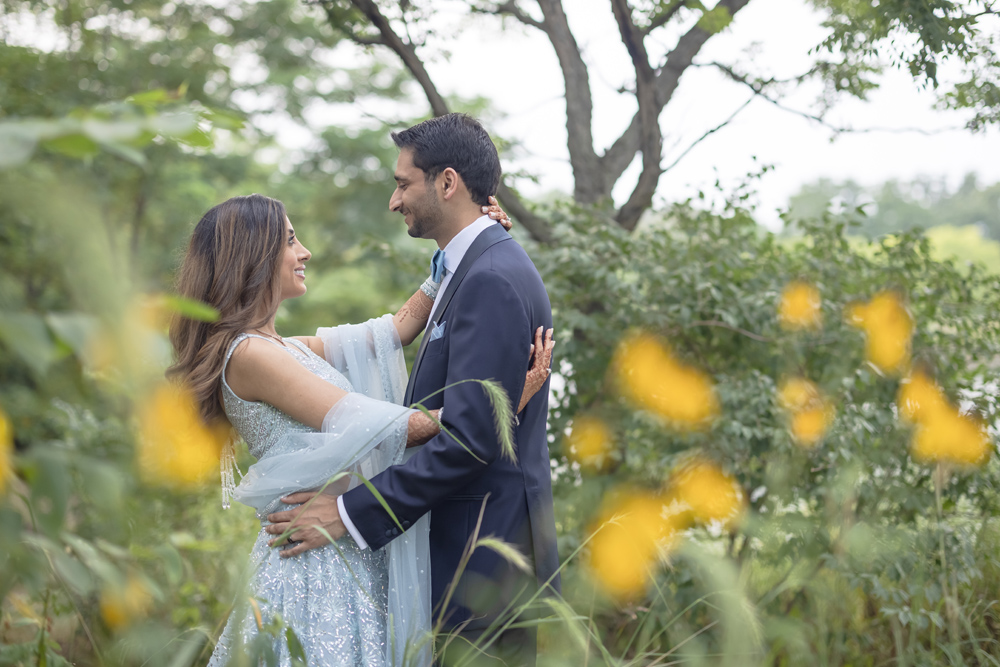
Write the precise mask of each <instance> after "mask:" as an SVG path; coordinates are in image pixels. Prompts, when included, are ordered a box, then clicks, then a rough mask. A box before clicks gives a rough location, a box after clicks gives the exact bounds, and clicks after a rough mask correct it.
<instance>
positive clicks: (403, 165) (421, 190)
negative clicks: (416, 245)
mask: <svg viewBox="0 0 1000 667" xmlns="http://www.w3.org/2000/svg"><path fill="white" fill-rule="evenodd" d="M395 178H396V189H395V190H394V191H393V193H392V196H391V197H389V210H390V211H395V212H397V213H399V214H401V215H402V216H403V220H404V221H405V222H406V231H407V233H409V235H410V236H412V237H414V238H418V239H427V238H434V232H435V231H436V230H437V228H438V227H439V226H440V224H441V205H440V202H439V201H438V198H437V193H436V192H435V190H434V181H433V180H431V181H430V182H428V181H427V179H426V178H425V174H424V170H423V169H420V168H418V167H416V166H415V165H414V164H413V150H412V149H410V148H404V149H403V150H401V151H400V152H399V159H398V160H396V173H395Z"/></svg>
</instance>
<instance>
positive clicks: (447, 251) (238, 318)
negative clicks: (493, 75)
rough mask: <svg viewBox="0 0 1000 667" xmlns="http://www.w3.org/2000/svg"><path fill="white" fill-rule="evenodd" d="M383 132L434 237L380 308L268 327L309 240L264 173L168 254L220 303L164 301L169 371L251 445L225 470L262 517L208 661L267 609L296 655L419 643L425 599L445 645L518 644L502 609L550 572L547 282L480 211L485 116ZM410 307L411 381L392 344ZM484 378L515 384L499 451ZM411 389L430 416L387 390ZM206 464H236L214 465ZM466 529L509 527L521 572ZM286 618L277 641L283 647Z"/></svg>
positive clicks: (419, 222) (398, 204)
mask: <svg viewBox="0 0 1000 667" xmlns="http://www.w3.org/2000/svg"><path fill="white" fill-rule="evenodd" d="M392 136H393V140H394V141H395V142H396V145H397V146H398V147H399V149H400V154H399V159H398V162H397V167H396V172H395V178H396V190H395V191H394V192H393V194H392V197H391V199H390V208H391V209H392V210H394V211H397V212H399V213H401V214H402V215H403V216H404V219H405V221H406V225H407V229H408V231H409V234H410V235H411V236H414V237H419V238H430V239H434V240H435V241H437V243H438V246H439V247H440V248H441V249H443V250H444V253H443V256H442V255H441V253H439V252H437V253H435V258H434V262H433V263H432V277H431V278H430V279H428V281H426V282H425V283H424V285H422V286H421V288H420V290H418V291H417V292H416V293H415V294H414V295H413V297H411V298H410V299H409V300H408V301H407V302H406V304H405V305H404V306H403V308H402V309H401V310H400V311H399V312H398V313H396V315H395V316H390V315H385V316H383V317H381V318H377V319H374V320H370V321H368V322H366V323H364V324H360V325H344V326H340V327H334V328H320V329H319V330H318V331H317V334H316V336H305V337H297V338H282V337H281V336H279V335H278V334H277V332H276V331H275V329H274V316H275V313H276V311H277V308H278V305H279V304H280V303H281V302H282V301H283V300H284V299H288V298H294V297H297V296H301V295H302V294H304V293H305V291H306V288H305V282H304V280H305V263H306V262H307V261H308V259H309V257H310V255H309V252H308V251H307V250H306V249H305V247H303V246H302V244H301V243H300V242H299V241H298V239H297V238H296V237H295V232H294V230H293V228H292V226H291V224H290V222H289V221H288V219H287V217H286V215H285V211H284V207H283V206H282V205H281V203H280V202H277V201H275V200H273V199H269V198H267V197H263V196H261V195H251V196H249V197H236V198H233V199H230V200H229V201H227V202H225V203H223V204H220V205H219V206H216V207H215V208H213V209H212V210H211V211H209V212H208V213H207V214H206V215H205V217H204V218H203V219H202V220H201V221H200V222H199V223H198V225H197V227H196V228H195V231H194V234H193V236H192V239H191V243H190V246H189V248H188V252H187V255H186V257H185V260H184V263H183V265H182V267H181V271H180V274H179V278H178V290H179V292H180V294H181V295H182V296H185V297H188V298H193V299H198V300H201V301H204V302H206V303H208V304H210V305H212V306H214V307H215V308H216V309H217V310H218V311H219V313H220V318H219V320H218V321H217V322H214V323H203V322H195V321H192V320H188V319H185V318H183V317H181V316H178V317H177V318H175V320H174V322H173V323H172V324H171V332H170V337H171V342H172V344H173V346H174V350H175V353H176V357H177V360H176V363H175V364H174V366H172V367H171V369H170V371H169V374H170V375H171V377H173V378H175V379H177V380H180V381H183V382H184V383H185V384H186V385H187V386H188V387H189V388H190V389H191V391H193V392H194V394H195V396H196V398H197V399H198V400H199V402H200V405H201V411H202V416H203V417H204V418H205V419H206V420H207V421H212V420H217V419H220V418H223V417H224V418H226V419H228V420H229V422H230V423H231V424H232V425H233V426H234V427H235V428H236V430H237V431H238V432H239V434H240V435H241V436H242V437H243V439H244V440H245V441H246V442H247V444H248V447H249V449H250V452H251V454H253V455H254V456H256V457H257V459H258V461H257V463H255V464H254V465H253V466H251V468H250V470H249V471H248V473H247V475H246V476H245V477H243V479H242V481H241V482H240V484H239V486H238V487H236V488H235V489H232V492H233V496H234V497H235V498H236V499H237V500H239V501H240V502H243V503H245V504H248V505H250V506H252V507H254V508H255V509H256V510H257V513H258V516H259V517H260V518H261V523H262V526H263V527H262V530H261V533H260V534H259V535H258V539H257V542H256V544H255V546H254V549H253V551H252V553H251V566H252V567H253V568H254V570H253V573H252V575H251V581H250V595H251V598H252V600H251V602H250V605H249V607H251V609H249V610H244V611H246V613H243V611H240V612H237V613H234V614H233V616H232V617H231V618H230V620H229V622H228V624H227V626H226V629H225V630H224V632H223V635H222V637H221V639H220V641H219V643H218V645H217V647H216V651H215V653H214V654H213V656H212V661H211V663H210V664H213V665H214V664H220V665H221V664H225V663H226V662H227V661H228V659H229V658H230V657H231V656H233V655H235V654H236V653H237V652H238V651H239V648H238V647H239V646H240V645H241V644H242V645H246V644H247V643H249V642H253V641H255V638H256V640H257V641H259V640H260V637H259V636H258V628H259V627H261V624H267V623H269V622H271V621H272V619H273V618H274V617H275V615H280V616H281V619H282V620H283V621H284V622H285V623H286V624H287V625H288V626H289V627H291V628H292V629H293V630H294V631H295V634H296V635H297V637H298V638H299V640H300V641H301V642H302V644H303V647H304V649H305V653H306V656H307V659H308V662H309V664H310V665H401V664H403V663H407V664H417V665H425V664H428V663H429V662H430V660H431V658H430V655H431V649H432V647H431V646H430V644H429V643H428V641H427V631H428V630H429V629H430V627H431V624H432V621H433V623H435V624H437V623H438V622H439V620H440V621H441V624H440V626H439V627H441V628H443V630H444V631H445V632H446V633H449V635H448V636H449V639H448V641H447V646H445V647H444V648H442V646H440V645H439V646H438V648H437V651H436V652H437V659H438V661H439V662H441V663H442V664H449V663H451V662H453V661H454V660H455V658H456V657H459V656H461V655H463V654H464V655H466V656H468V655H475V656H478V658H480V659H481V660H482V661H483V662H484V664H497V665H499V664H504V663H506V664H511V665H515V664H516V665H523V664H534V662H535V632H534V628H532V627H530V626H529V627H521V626H519V625H517V624H514V626H513V627H511V623H510V621H511V619H512V616H511V612H512V610H516V609H517V608H518V607H519V605H520V604H521V603H523V602H524V601H525V600H528V599H529V598H531V597H532V596H533V595H534V594H535V593H536V592H537V591H539V590H540V589H542V590H549V589H551V590H557V589H558V585H559V580H558V556H557V553H556V544H555V525H554V518H553V514H552V492H551V483H550V476H549V455H548V446H547V441H546V432H545V430H546V412H547V397H548V392H547V384H548V383H547V377H548V365H549V359H550V355H551V341H550V338H549V336H548V335H547V336H546V340H545V341H544V342H543V341H542V338H541V330H542V329H547V328H549V327H551V312H550V306H549V301H548V297H547V295H546V293H545V289H544V286H543V285H542V282H541V279H540V278H539V275H538V273H537V271H536V270H535V267H534V266H533V265H532V263H531V261H530V259H529V258H528V256H527V254H526V253H525V252H524V250H523V249H522V248H521V247H520V246H519V245H518V244H517V243H515V242H514V241H513V240H512V239H511V237H510V235H509V234H507V232H506V231H505V230H504V229H503V228H502V227H501V226H500V225H498V224H496V223H495V222H494V221H493V220H492V219H491V217H490V216H487V215H483V214H482V213H483V212H484V211H485V210H486V208H485V206H484V205H485V204H487V203H488V202H487V199H488V198H489V196H490V195H492V194H494V193H495V192H496V189H497V186H498V184H499V179H500V162H499V158H498V156H497V152H496V149H495V147H494V146H493V143H492V142H491V141H490V138H489V135H488V134H487V133H486V131H485V130H484V129H483V128H482V126H481V125H480V124H479V123H478V122H476V121H475V120H474V119H472V118H470V117H468V116H465V115H461V114H450V115H447V116H443V117H439V118H434V119H431V120H429V121H426V122H424V123H420V124H419V125H416V126H414V127H412V128H409V129H407V130H404V131H402V132H398V133H393V135H392ZM491 215H492V214H491ZM425 326H426V327H429V329H430V330H429V331H428V332H427V333H426V334H425V335H424V338H423V341H422V343H421V346H420V349H419V352H418V353H417V358H416V361H415V363H414V367H413V373H412V375H411V376H410V377H409V380H408V381H407V376H406V369H405V365H404V363H403V358H402V351H401V346H402V345H406V344H409V343H410V342H412V341H413V340H414V339H415V338H416V337H417V336H418V335H419V333H420V332H421V331H422V330H423V329H424V328H425ZM532 339H534V340H535V343H534V345H532V344H531V340H532ZM532 351H533V352H534V354H532ZM532 358H533V359H534V362H532V361H531V359H532ZM487 379H490V380H494V381H496V382H497V383H499V384H500V385H501V386H502V388H503V389H504V390H505V391H506V393H507V395H508V396H511V397H520V399H521V400H520V402H519V404H518V405H516V406H512V407H513V409H514V410H515V412H516V418H515V420H514V425H513V450H514V451H513V452H512V453H511V452H506V453H505V451H504V447H503V445H502V444H501V439H500V437H499V435H498V427H497V425H496V424H495V421H494V410H493V407H492V405H491V403H490V400H489V397H488V396H487V393H486V392H485V391H484V388H483V386H482V385H481V384H479V383H478V382H474V381H470V380H487ZM404 387H405V389H404ZM536 394H537V395H536ZM414 401H421V402H422V404H423V405H424V406H425V407H426V408H428V409H429V410H430V411H431V414H432V415H434V417H435V418H434V419H431V418H429V417H427V416H426V415H425V414H424V413H423V412H420V411H416V410H411V409H407V408H405V407H403V406H406V405H410V404H411V403H413V402H414ZM415 445H423V446H422V447H415V448H414V449H407V450H406V452H405V454H406V456H405V457H404V449H405V448H407V447H413V446H415ZM505 454H506V455H505ZM224 459H228V460H229V461H230V462H231V461H232V455H231V451H230V453H229V455H228V456H225V457H224ZM344 473H348V474H344ZM227 477H228V480H227ZM223 478H224V482H223V486H224V489H225V488H227V487H228V488H232V487H233V486H234V484H233V479H232V472H231V468H228V467H227V466H225V465H224V470H223ZM362 478H363V479H365V480H370V486H371V488H369V486H368V485H367V484H364V483H361V482H360V481H359V480H360V479H362ZM331 479H332V480H333V481H332V482H331V483H329V484H328V481H329V480H331ZM227 481H228V484H227ZM324 485H326V486H325V488H324ZM321 488H322V489H323V492H322V493H318V492H317V491H316V490H317V489H321ZM372 489H374V490H375V492H373V490H372ZM376 492H377V493H376ZM224 496H225V491H224ZM432 510H433V511H432ZM289 533H291V538H290V540H289V543H288V545H287V546H285V547H284V548H283V549H277V548H274V547H279V546H282V543H280V542H279V540H280V536H281V535H287V534H289ZM476 535H478V536H479V537H486V536H493V537H495V538H499V539H501V540H503V541H505V542H507V543H509V544H512V545H513V546H514V547H515V548H517V549H518V551H520V552H521V554H522V555H523V556H524V557H525V558H526V560H527V563H528V566H527V567H526V568H524V569H526V570H528V572H527V573H525V572H524V570H523V569H521V568H519V567H517V566H516V564H515V563H513V562H511V561H510V560H508V559H505V558H503V557H501V556H500V555H499V554H498V553H497V552H496V551H493V550H490V549H487V548H484V547H480V548H478V549H475V550H474V551H472V552H471V554H470V553H469V548H470V545H471V544H472V541H473V538H475V536H476ZM327 536H329V537H330V538H332V539H333V540H335V542H333V543H331V542H330V541H329V539H328V538H327ZM428 558H429V561H428ZM243 606H244V607H246V606H247V605H243ZM431 609H433V612H431ZM431 613H433V618H431V617H430V614H431ZM515 620H516V619H515ZM521 620H523V619H521ZM498 627H500V628H506V629H505V630H504V631H503V632H500V633H499V634H497V628H498ZM283 637H284V635H282V639H280V640H276V641H275V643H274V646H273V648H274V650H275V651H276V652H277V654H278V656H279V659H280V663H281V664H283V665H286V664H290V662H291V654H290V653H289V647H288V646H287V645H286V643H285V641H284V639H283ZM477 645H478V646H479V647H480V648H470V647H475V646H477ZM483 647H484V648H483ZM469 651H472V653H471V654H470V653H469ZM475 664H479V662H476V663H475Z"/></svg>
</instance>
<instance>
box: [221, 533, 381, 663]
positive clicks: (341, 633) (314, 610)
mask: <svg viewBox="0 0 1000 667" xmlns="http://www.w3.org/2000/svg"><path fill="white" fill-rule="evenodd" d="M271 537H272V536H271V535H270V534H268V533H266V532H264V529H263V528H261V532H260V534H259V535H258V536H257V542H256V543H255V544H254V548H253V550H252V551H251V552H250V562H249V568H250V569H249V574H248V581H249V583H248V586H247V592H246V595H244V596H242V598H241V599H237V601H236V605H235V607H234V609H235V610H234V612H233V614H232V616H230V618H229V621H228V622H227V623H226V628H225V630H223V632H222V636H221V637H220V638H219V642H218V644H217V645H216V647H215V652H214V653H213V654H212V658H211V660H210V661H209V663H208V664H209V665H210V667H216V666H219V667H221V666H222V665H226V664H227V663H228V662H229V660H230V659H231V658H232V657H234V653H235V652H236V651H239V650H240V649H239V648H238V645H239V644H243V645H246V644H248V643H249V642H251V641H252V640H253V639H254V638H255V637H256V636H257V635H258V634H259V632H260V631H259V629H258V625H257V619H256V617H255V616H256V614H255V610H254V608H253V605H252V604H250V603H249V602H248V601H249V600H250V599H251V598H252V599H253V600H255V601H256V603H257V606H258V607H259V609H260V614H261V619H260V620H261V622H262V623H263V625H264V626H265V627H267V626H268V624H269V623H271V622H272V621H273V619H274V618H275V617H276V614H277V615H280V617H281V619H282V620H283V621H284V624H285V626H287V627H290V628H292V630H294V631H295V634H296V635H297V636H298V639H299V641H300V642H301V644H302V647H303V648H304V649H305V653H306V659H307V662H308V664H309V665H324V666H327V665H329V666H336V667H347V666H351V667H360V666H362V665H364V666H372V667H381V666H383V665H385V664H386V662H387V660H386V653H387V643H386V605H387V601H388V569H387V567H388V558H387V554H386V552H385V551H384V550H382V549H378V550H375V551H372V550H371V549H364V550H362V549H360V548H358V546H357V544H356V543H355V542H354V540H352V539H350V538H349V537H348V538H345V539H341V540H338V541H337V543H336V547H334V546H333V545H328V546H325V547H322V548H318V549H311V550H309V551H307V552H305V553H304V554H301V555H299V556H295V557H292V558H281V556H279V550H277V549H272V548H271V547H269V546H267V542H268V540H269V539H271ZM338 549H339V551H338ZM236 633H239V634H238V636H237V634H236ZM274 651H275V654H276V655H277V656H278V659H279V664H280V665H282V667H284V666H286V665H290V664H291V656H290V654H289V651H288V645H287V643H286V640H285V633H284V631H282V632H280V633H277V637H276V638H275V640H274Z"/></svg>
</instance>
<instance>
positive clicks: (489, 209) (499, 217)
mask: <svg viewBox="0 0 1000 667" xmlns="http://www.w3.org/2000/svg"><path fill="white" fill-rule="evenodd" d="M489 202H490V205H489V206H481V207H479V210H480V211H482V212H483V213H484V214H486V215H488V216H490V218H492V219H493V220H496V221H497V222H499V223H500V224H501V225H503V228H504V229H506V230H507V231H508V232H509V231H510V228H511V227H513V226H514V223H513V222H511V221H510V218H508V217H507V213H506V211H504V210H503V209H502V208H500V204H499V203H497V198H496V197H494V196H493V195H490V198H489Z"/></svg>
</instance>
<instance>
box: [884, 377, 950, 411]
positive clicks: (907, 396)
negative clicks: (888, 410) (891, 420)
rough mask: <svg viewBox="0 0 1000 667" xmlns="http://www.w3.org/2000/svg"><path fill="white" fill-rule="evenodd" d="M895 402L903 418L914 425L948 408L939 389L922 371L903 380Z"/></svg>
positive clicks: (946, 401) (946, 400) (945, 399)
mask: <svg viewBox="0 0 1000 667" xmlns="http://www.w3.org/2000/svg"><path fill="white" fill-rule="evenodd" d="M896 401H897V403H898V405H899V413H900V414H901V415H902V416H903V418H904V419H906V420H908V421H911V422H914V423H916V422H919V421H921V420H922V419H923V418H925V417H926V416H928V415H930V414H931V413H933V412H935V411H938V410H942V409H945V408H946V407H947V406H948V399H947V398H945V395H944V392H943V391H942V390H941V387H939V386H938V385H937V383H936V382H934V380H932V379H931V378H929V377H927V375H926V374H925V373H923V372H922V371H915V372H914V373H912V374H911V375H910V376H909V377H908V378H906V379H905V380H903V382H902V384H900V386H899V395H898V397H897V399H896Z"/></svg>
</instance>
